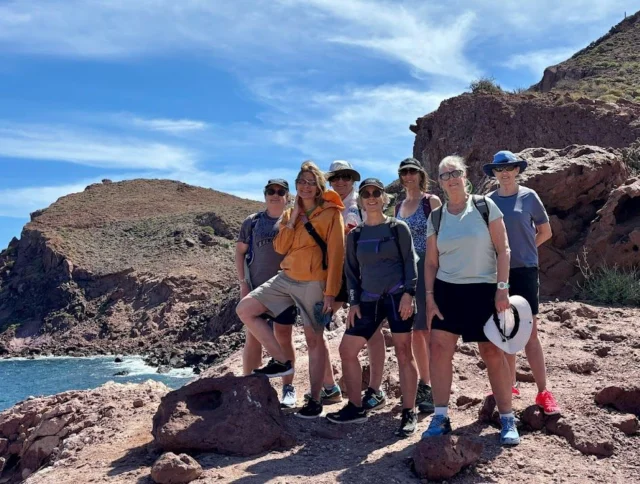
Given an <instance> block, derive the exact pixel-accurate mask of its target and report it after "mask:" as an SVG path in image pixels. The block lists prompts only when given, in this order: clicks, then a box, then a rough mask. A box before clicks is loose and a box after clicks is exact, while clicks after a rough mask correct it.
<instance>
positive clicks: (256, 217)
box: [244, 212, 264, 266]
mask: <svg viewBox="0 0 640 484" xmlns="http://www.w3.org/2000/svg"><path fill="white" fill-rule="evenodd" d="M263 215H264V212H258V213H256V214H255V215H254V217H253V218H252V219H251V231H250V232H249V249H248V250H247V253H246V254H245V255H244V258H245V259H246V261H247V266H250V265H251V263H252V262H253V256H254V254H253V231H254V230H255V228H256V225H258V221H259V220H260V219H261V218H262V216H263Z"/></svg>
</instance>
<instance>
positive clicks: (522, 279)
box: [509, 267, 540, 316]
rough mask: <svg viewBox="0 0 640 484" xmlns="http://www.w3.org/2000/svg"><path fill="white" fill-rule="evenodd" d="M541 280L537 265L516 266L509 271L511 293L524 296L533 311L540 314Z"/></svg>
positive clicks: (534, 313)
mask: <svg viewBox="0 0 640 484" xmlns="http://www.w3.org/2000/svg"><path fill="white" fill-rule="evenodd" d="M539 289H540V282H539V279H538V268H537V267H514V268H513V269H511V270H510V271H509V295H510V296H522V297H523V298H525V299H526V300H527V302H528V303H529V306H531V313H532V314H533V315H534V316H535V315H536V314H538V309H539V308H538V301H539V296H538V295H539Z"/></svg>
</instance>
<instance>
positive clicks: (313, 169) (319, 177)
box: [296, 160, 327, 204]
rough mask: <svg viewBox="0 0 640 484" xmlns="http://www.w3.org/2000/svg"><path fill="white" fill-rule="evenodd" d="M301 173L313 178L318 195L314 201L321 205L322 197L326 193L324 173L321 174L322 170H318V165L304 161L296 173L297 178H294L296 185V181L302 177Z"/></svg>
mask: <svg viewBox="0 0 640 484" xmlns="http://www.w3.org/2000/svg"><path fill="white" fill-rule="evenodd" d="M303 173H311V174H312V175H313V176H314V177H315V179H316V186H317V187H318V189H319V193H318V194H317V195H316V201H317V202H318V203H319V204H322V202H323V201H324V199H323V197H322V196H323V195H324V193H325V192H326V191H327V182H326V181H325V178H324V173H323V172H322V170H320V168H318V165H316V164H315V163H314V162H313V161H311V160H307V161H304V162H303V163H302V165H301V166H300V171H299V172H298V176H296V184H297V183H298V182H297V180H298V179H299V178H300V177H301V176H302V174H303Z"/></svg>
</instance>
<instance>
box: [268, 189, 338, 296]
mask: <svg viewBox="0 0 640 484" xmlns="http://www.w3.org/2000/svg"><path fill="white" fill-rule="evenodd" d="M323 198H324V203H323V204H322V205H319V206H317V207H316V208H315V209H314V211H313V212H312V213H311V215H310V216H309V221H310V222H311V225H313V228H314V229H315V230H316V232H318V235H320V237H322V240H324V241H325V242H326V243H327V270H326V271H325V270H323V269H322V250H321V249H320V247H319V246H318V244H317V243H316V241H315V240H313V237H311V236H310V235H309V233H308V232H307V229H305V228H304V223H303V221H302V217H298V220H296V222H295V224H294V227H293V229H290V228H289V227H287V223H288V222H289V218H290V217H291V211H292V210H293V209H292V208H289V209H287V210H285V212H284V213H283V214H282V220H281V222H280V231H279V232H278V235H276V237H275V239H273V247H274V248H275V250H276V252H277V253H278V254H283V255H284V256H285V257H284V259H283V260H282V263H281V264H280V267H281V268H282V270H284V272H285V274H286V275H287V276H289V277H290V278H291V279H295V280H296V281H326V283H327V285H326V287H325V291H324V294H325V296H337V295H338V292H339V291H340V285H341V284H342V270H343V265H344V222H343V220H342V213H341V211H342V209H343V208H344V205H343V204H342V200H341V199H340V195H338V194H337V193H336V192H334V191H332V190H327V191H326V192H325V194H324V195H323Z"/></svg>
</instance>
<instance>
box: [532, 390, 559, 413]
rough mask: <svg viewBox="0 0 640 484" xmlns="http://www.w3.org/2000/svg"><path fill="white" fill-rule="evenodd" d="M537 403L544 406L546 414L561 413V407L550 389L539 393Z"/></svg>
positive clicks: (543, 409)
mask: <svg viewBox="0 0 640 484" xmlns="http://www.w3.org/2000/svg"><path fill="white" fill-rule="evenodd" d="M536 405H537V406H538V407H540V408H542V411H543V412H544V414H545V415H558V414H559V413H560V407H559V406H558V403H557V402H556V399H555V398H553V395H552V394H551V392H550V391H549V390H545V391H543V392H540V393H538V395H537V396H536Z"/></svg>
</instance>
